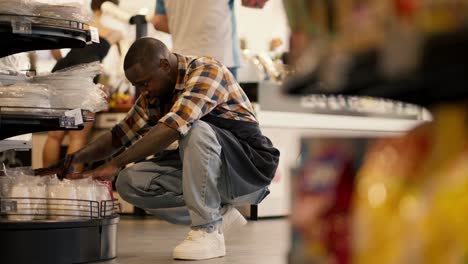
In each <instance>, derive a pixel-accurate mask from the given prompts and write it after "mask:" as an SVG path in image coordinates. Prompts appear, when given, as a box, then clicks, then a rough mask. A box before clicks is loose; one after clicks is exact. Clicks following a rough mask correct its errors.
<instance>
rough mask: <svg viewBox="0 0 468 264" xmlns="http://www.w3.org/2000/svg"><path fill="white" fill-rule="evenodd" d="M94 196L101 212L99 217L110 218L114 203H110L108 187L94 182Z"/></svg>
mask: <svg viewBox="0 0 468 264" xmlns="http://www.w3.org/2000/svg"><path fill="white" fill-rule="evenodd" d="M96 194H97V201H98V202H99V206H100V210H101V215H100V216H111V215H112V213H113V208H114V203H113V202H112V201H111V200H112V199H111V195H110V192H109V187H108V185H106V184H103V183H100V182H96Z"/></svg>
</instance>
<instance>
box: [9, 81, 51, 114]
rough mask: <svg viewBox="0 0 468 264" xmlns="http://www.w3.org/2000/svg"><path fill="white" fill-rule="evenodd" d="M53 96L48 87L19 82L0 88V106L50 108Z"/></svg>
mask: <svg viewBox="0 0 468 264" xmlns="http://www.w3.org/2000/svg"><path fill="white" fill-rule="evenodd" d="M53 95H54V92H53V90H51V89H50V87H49V86H48V85H43V84H32V83H24V82H20V83H16V84H13V85H9V86H5V87H0V106H4V107H5V106H8V107H37V108H51V107H52V105H51V104H50V98H52V97H53Z"/></svg>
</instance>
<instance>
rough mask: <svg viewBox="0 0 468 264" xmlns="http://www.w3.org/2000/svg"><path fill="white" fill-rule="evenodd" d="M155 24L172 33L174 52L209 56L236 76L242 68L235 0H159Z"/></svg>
mask: <svg viewBox="0 0 468 264" xmlns="http://www.w3.org/2000/svg"><path fill="white" fill-rule="evenodd" d="M153 25H154V28H155V29H156V30H159V31H163V32H166V33H169V34H171V35H172V40H173V48H172V51H173V52H176V53H180V54H186V55H192V56H210V57H213V58H214V59H216V60H218V61H219V62H221V63H222V64H224V65H226V66H227V67H228V69H229V70H230V71H231V73H232V74H233V75H234V77H236V78H237V69H238V68H239V67H240V48H239V38H238V36H237V28H236V16H235V12H234V0H197V1H191V0H157V2H156V10H155V16H154V17H153Z"/></svg>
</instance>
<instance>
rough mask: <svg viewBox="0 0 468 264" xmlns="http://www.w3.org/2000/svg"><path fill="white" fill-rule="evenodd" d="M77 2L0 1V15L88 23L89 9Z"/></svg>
mask: <svg viewBox="0 0 468 264" xmlns="http://www.w3.org/2000/svg"><path fill="white" fill-rule="evenodd" d="M84 3H87V2H84V1H79V0H0V13H3V14H15V15H26V16H41V17H49V18H57V19H66V20H73V21H78V22H82V23H88V22H89V21H91V19H92V13H91V8H90V7H89V5H86V4H84Z"/></svg>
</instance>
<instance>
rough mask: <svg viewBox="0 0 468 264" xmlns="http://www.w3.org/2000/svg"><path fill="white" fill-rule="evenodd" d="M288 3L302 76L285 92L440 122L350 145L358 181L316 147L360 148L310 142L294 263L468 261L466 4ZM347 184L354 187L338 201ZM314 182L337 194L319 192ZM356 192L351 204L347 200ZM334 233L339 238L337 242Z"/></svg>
mask: <svg viewBox="0 0 468 264" xmlns="http://www.w3.org/2000/svg"><path fill="white" fill-rule="evenodd" d="M284 3H285V8H286V10H287V14H288V17H289V22H290V25H291V29H292V36H291V59H292V60H293V64H294V66H295V70H296V73H297V74H296V75H295V76H293V77H292V78H290V79H289V80H288V81H287V82H286V84H285V86H284V89H285V90H286V91H287V92H288V93H290V94H306V95H308V96H310V97H309V99H307V100H308V102H309V103H310V104H313V105H315V107H324V105H325V107H330V102H332V103H333V104H332V105H333V107H336V108H338V109H339V108H340V107H342V105H344V101H343V100H342V99H340V100H335V99H332V100H328V99H327V100H324V98H329V97H328V96H329V95H334V96H335V98H338V99H339V98H346V96H349V95H352V96H351V98H356V102H358V103H357V104H354V103H353V105H352V107H354V109H355V110H357V111H366V112H375V113H378V112H380V111H384V112H385V111H389V110H390V111H395V110H396V109H398V108H400V109H401V110H402V111H406V110H409V112H411V111H413V108H411V107H409V108H408V109H406V110H405V107H401V106H403V105H405V104H404V103H394V104H393V106H392V104H391V103H388V104H387V103H386V101H387V99H392V100H397V101H403V102H409V103H412V104H416V105H420V106H426V107H428V108H429V110H430V111H431V114H432V117H433V119H432V121H430V122H428V123H423V124H421V125H419V126H418V127H416V128H414V129H412V130H411V131H409V132H408V133H406V134H404V135H400V136H395V137H392V138H380V139H368V140H367V141H366V140H364V139H363V141H364V142H367V145H368V146H369V147H368V148H362V146H357V145H353V146H352V147H350V148H349V149H350V150H351V151H348V152H349V153H353V154H355V156H352V157H351V164H353V168H354V169H353V170H350V171H351V172H350V173H349V175H348V176H343V175H344V174H343V173H341V172H340V170H339V169H336V168H340V166H336V165H334V166H335V167H333V166H330V165H329V164H330V162H329V160H327V159H326V157H327V156H326V155H325V156H324V154H323V153H324V152H323V151H322V152H320V151H317V149H319V150H320V148H319V147H318V146H320V145H326V146H328V149H337V148H333V147H332V146H334V145H339V146H341V147H340V149H347V148H346V147H344V145H347V144H348V145H350V146H351V145H352V144H351V143H350V142H356V139H352V138H350V139H347V140H335V141H331V142H330V141H329V140H327V139H323V138H320V137H317V138H313V139H309V140H306V141H305V143H304V144H303V146H304V147H305V149H304V151H305V152H304V153H303V155H304V157H305V158H304V159H303V164H302V168H300V169H299V174H298V176H297V177H296V178H297V179H296V182H298V183H297V184H296V186H295V189H294V193H295V194H294V195H295V197H296V198H295V202H294V205H293V208H296V209H295V210H294V211H293V212H292V219H293V230H294V232H293V246H292V251H291V256H290V257H291V262H292V263H359V264H367V263H383V264H385V263H466V262H467V261H468V239H467V237H468V229H467V228H466V223H464V222H465V221H464V219H466V216H467V215H468V214H467V213H466V212H468V200H467V198H466V197H468V89H466V87H467V85H468V75H467V74H466V68H467V66H468V53H467V49H466V46H467V45H468V1H466V0H450V1H449V0H441V1H431V0H386V1H358V0H344V1H339V4H338V1H312V0H284ZM362 96H372V97H380V98H386V99H366V97H362ZM331 98H333V97H331ZM324 102H327V103H326V104H324ZM388 102H392V101H388ZM399 104H401V106H398V107H396V108H394V107H395V106H397V105H399ZM348 106H350V105H349V104H348ZM414 109H417V108H414ZM396 111H400V110H396ZM343 142H348V143H343ZM366 149H367V150H366ZM359 153H361V154H359ZM363 153H365V154H363ZM361 158H363V159H362V160H361ZM338 160H340V162H341V164H345V163H344V161H346V159H345V158H340V159H338ZM332 164H340V163H336V162H335V163H332ZM327 166H328V167H331V168H334V169H328V170H327V169H323V168H324V167H325V168H327ZM341 167H344V165H342V166H341ZM330 175H332V176H330ZM341 177H345V178H348V179H347V181H348V182H349V183H350V184H349V185H347V187H348V188H347V189H344V190H341V191H339V192H336V191H335V190H337V189H338V186H342V185H340V182H342V181H343V179H342V178H341ZM304 179H307V181H309V182H312V183H314V185H312V186H315V187H316V186H321V185H320V183H322V184H323V182H325V183H326V184H323V185H324V186H328V187H329V190H333V191H332V192H330V191H328V192H323V191H322V192H317V191H316V189H317V188H310V187H309V186H310V185H307V184H304ZM323 179H328V180H327V181H325V180H323ZM330 179H331V180H330ZM352 180H354V181H352ZM307 181H306V182H307ZM319 190H320V189H319ZM348 194H352V195H351V198H350V199H349V200H343V199H342V198H341V197H342V196H346V195H348ZM304 197H306V198H309V201H307V199H305V198H304ZM305 201H307V202H305ZM342 201H347V203H345V204H346V205H347V207H340V208H341V211H339V212H340V213H341V215H342V216H343V217H342V218H341V220H342V221H341V222H338V224H337V221H333V220H330V218H326V217H327V216H329V215H330V212H335V213H336V211H333V210H334V209H335V208H337V206H338V205H339V204H340V202H342ZM330 230H332V231H333V230H334V231H335V232H334V233H333V232H332V233H333V234H334V235H337V234H338V235H337V236H336V239H334V240H327V238H328V237H327V236H326V234H330V232H331V231H330ZM337 230H338V231H340V232H341V233H340V232H338V231H337ZM311 234H312V235H311ZM338 245H339V246H338Z"/></svg>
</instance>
